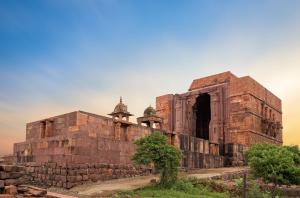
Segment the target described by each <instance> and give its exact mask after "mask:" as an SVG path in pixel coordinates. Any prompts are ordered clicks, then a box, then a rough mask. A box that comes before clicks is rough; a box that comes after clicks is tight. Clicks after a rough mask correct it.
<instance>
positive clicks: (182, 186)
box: [172, 179, 195, 193]
mask: <svg viewBox="0 0 300 198" xmlns="http://www.w3.org/2000/svg"><path fill="white" fill-rule="evenodd" d="M172 189H174V190H177V191H182V192H186V193H191V192H194V191H195V189H194V185H193V184H192V183H191V182H189V181H188V180H184V179H180V180H178V181H176V183H175V184H174V185H173V186H172Z"/></svg>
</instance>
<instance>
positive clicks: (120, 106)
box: [109, 97, 132, 116]
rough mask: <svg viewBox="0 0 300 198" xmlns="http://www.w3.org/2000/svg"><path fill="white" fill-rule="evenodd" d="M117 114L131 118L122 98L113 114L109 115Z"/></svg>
mask: <svg viewBox="0 0 300 198" xmlns="http://www.w3.org/2000/svg"><path fill="white" fill-rule="evenodd" d="M116 114H123V115H129V116H131V115H132V114H130V113H129V112H128V110H127V105H125V104H123V101H122V97H120V102H119V103H118V104H117V105H116V106H115V109H114V111H113V112H112V113H110V114H109V115H116Z"/></svg>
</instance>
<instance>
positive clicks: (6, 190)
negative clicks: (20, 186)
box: [4, 185, 17, 195]
mask: <svg viewBox="0 0 300 198" xmlns="http://www.w3.org/2000/svg"><path fill="white" fill-rule="evenodd" d="M4 193H5V194H9V195H15V194H17V187H16V186H14V185H8V186H5V188H4Z"/></svg>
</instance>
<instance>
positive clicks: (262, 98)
mask: <svg viewBox="0 0 300 198" xmlns="http://www.w3.org/2000/svg"><path fill="white" fill-rule="evenodd" d="M229 93H230V96H229V109H230V119H229V130H230V133H229V137H228V140H229V142H231V143H239V144H244V145H247V146H249V145H251V144H256V143H274V144H282V110H281V101H280V99H279V98H277V97H276V96H275V95H274V94H272V93H271V92H270V91H268V90H267V89H266V88H264V87H263V86H262V85H260V84H259V83H258V82H256V81H255V80H253V79H252V78H251V77H248V76H246V77H241V78H238V79H235V80H233V81H232V82H231V83H230V86H229Z"/></svg>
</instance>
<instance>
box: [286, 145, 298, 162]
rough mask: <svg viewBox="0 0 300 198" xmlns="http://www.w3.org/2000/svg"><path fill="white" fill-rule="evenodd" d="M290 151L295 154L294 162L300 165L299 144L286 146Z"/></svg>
mask: <svg viewBox="0 0 300 198" xmlns="http://www.w3.org/2000/svg"><path fill="white" fill-rule="evenodd" d="M284 147H285V148H286V149H287V150H288V151H290V152H292V153H293V154H294V162H295V163H296V164H297V165H300V150H299V147H298V146H297V145H290V146H284Z"/></svg>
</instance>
